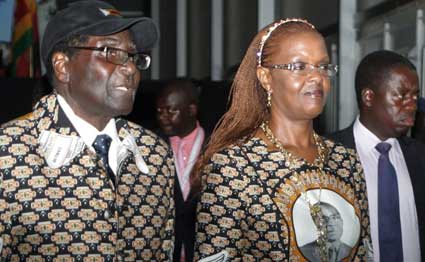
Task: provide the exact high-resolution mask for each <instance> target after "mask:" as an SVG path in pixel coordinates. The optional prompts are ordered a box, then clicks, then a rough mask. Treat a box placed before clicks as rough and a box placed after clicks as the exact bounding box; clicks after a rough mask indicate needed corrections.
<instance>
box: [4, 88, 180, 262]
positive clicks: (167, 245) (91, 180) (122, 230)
mask: <svg viewBox="0 0 425 262" xmlns="http://www.w3.org/2000/svg"><path fill="white" fill-rule="evenodd" d="M116 126H117V132H118V135H119V137H120V139H121V140H122V141H123V144H124V142H125V141H126V142H128V145H129V146H128V148H127V146H126V149H127V151H125V150H124V155H123V158H122V161H120V164H119V168H118V172H117V176H116V177H117V182H116V183H117V184H116V185H114V184H113V183H112V181H111V179H110V178H109V177H108V175H107V172H106V169H105V166H104V165H103V163H102V161H101V160H100V158H99V156H97V155H96V153H95V152H94V151H92V150H91V149H90V148H89V147H87V146H86V145H85V144H84V142H82V139H81V138H80V137H79V135H78V133H77V131H76V130H75V128H74V127H73V126H72V124H71V123H70V121H69V119H68V118H67V117H66V115H65V113H64V112H63V110H62V109H61V108H60V106H59V104H58V102H57V98H56V96H55V95H49V96H46V97H44V98H42V99H41V100H40V102H39V103H38V104H37V105H36V107H35V109H34V111H33V112H32V113H30V114H28V115H26V116H25V117H23V118H20V119H18V120H13V121H11V122H9V123H7V124H5V125H4V126H3V127H2V128H0V178H1V180H0V181H2V183H0V217H1V219H0V236H1V241H2V244H3V245H2V247H0V252H1V257H2V258H5V259H6V260H7V261H10V260H12V261H26V260H27V261H29V260H31V261H35V260H39V261H54V260H62V261H65V260H69V261H71V260H72V259H74V260H75V261H86V260H90V261H111V262H112V261H115V259H118V261H119V260H120V258H123V259H125V261H135V260H138V261H167V260H171V256H172V251H173V235H174V230H173V224H174V201H173V197H172V196H173V189H174V166H173V159H172V156H171V151H170V150H169V148H168V146H167V144H166V143H165V142H164V141H163V140H162V139H159V138H158V137H157V136H156V135H155V134H153V133H152V132H150V131H148V130H146V129H144V128H142V127H140V126H138V125H136V124H133V123H131V122H128V121H126V120H123V119H117V120H116ZM70 140H72V141H74V142H75V143H74V144H73V145H71V144H66V143H65V142H66V141H70ZM75 145H80V147H79V146H75ZM57 147H59V149H60V150H57V149H58V148H57ZM70 148H71V149H72V150H70ZM63 151H65V152H66V156H67V157H68V160H67V161H63V162H58V161H57V159H59V158H60V157H61V156H64V154H62V153H63ZM52 152H55V153H54V154H53V155H52Z"/></svg>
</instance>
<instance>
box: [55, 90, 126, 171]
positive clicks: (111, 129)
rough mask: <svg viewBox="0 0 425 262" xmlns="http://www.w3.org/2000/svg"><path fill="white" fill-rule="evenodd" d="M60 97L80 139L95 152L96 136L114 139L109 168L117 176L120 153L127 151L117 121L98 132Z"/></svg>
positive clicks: (60, 103) (63, 107)
mask: <svg viewBox="0 0 425 262" xmlns="http://www.w3.org/2000/svg"><path fill="white" fill-rule="evenodd" d="M57 96H58V103H59V105H60V107H61V108H62V109H63V111H64V112H65V115H66V116H67V117H68V119H69V121H71V124H72V125H73V126H74V127H75V129H76V130H77V132H78V134H79V135H80V137H81V138H82V139H83V141H84V143H85V144H86V145H87V146H88V147H89V148H90V149H91V150H93V151H95V150H94V148H93V146H92V144H93V142H94V140H95V139H96V136H98V135H100V134H107V135H108V136H110V137H111V138H112V142H111V146H110V148H109V153H108V161H109V166H110V167H111V169H112V171H113V172H114V174H117V170H118V153H119V152H120V151H121V150H125V149H124V147H123V146H122V143H121V140H120V139H119V136H118V133H117V127H116V125H115V119H113V118H112V119H111V120H109V122H108V124H107V125H106V126H105V128H104V129H103V130H101V131H99V130H97V128H96V127H94V126H93V125H91V124H90V123H88V122H87V121H85V120H84V119H82V118H81V117H79V116H77V115H76V114H75V113H74V111H73V110H72V108H71V107H70V106H69V104H68V103H67V102H66V101H65V99H64V98H63V97H62V96H60V95H57Z"/></svg>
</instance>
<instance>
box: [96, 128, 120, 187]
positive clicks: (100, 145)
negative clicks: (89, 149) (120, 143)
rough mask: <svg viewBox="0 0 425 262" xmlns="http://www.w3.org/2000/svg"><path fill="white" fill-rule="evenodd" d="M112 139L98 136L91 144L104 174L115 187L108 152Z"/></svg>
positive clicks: (106, 136)
mask: <svg viewBox="0 0 425 262" xmlns="http://www.w3.org/2000/svg"><path fill="white" fill-rule="evenodd" d="M111 141H112V139H111V138H110V137H109V136H108V135H98V136H97V137H96V139H95V140H94V142H93V148H94V150H96V153H97V154H98V155H99V157H100V159H101V160H102V162H103V165H104V166H105V169H106V173H107V174H108V176H109V177H110V178H111V180H112V182H114V185H115V174H114V172H112V169H111V167H110V166H109V160H108V152H109V147H110V146H111Z"/></svg>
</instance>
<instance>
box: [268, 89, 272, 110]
mask: <svg viewBox="0 0 425 262" xmlns="http://www.w3.org/2000/svg"><path fill="white" fill-rule="evenodd" d="M267 107H268V108H270V107H272V91H270V90H267Z"/></svg>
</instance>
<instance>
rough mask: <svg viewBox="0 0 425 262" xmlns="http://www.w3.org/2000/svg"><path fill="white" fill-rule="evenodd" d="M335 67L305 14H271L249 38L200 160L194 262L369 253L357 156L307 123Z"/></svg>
mask: <svg viewBox="0 0 425 262" xmlns="http://www.w3.org/2000/svg"><path fill="white" fill-rule="evenodd" d="M336 70H337V68H336V66H334V65H332V64H329V56H328V53H327V51H326V46H325V42H324V39H323V37H322V36H321V35H320V34H319V33H318V32H317V31H316V30H315V28H314V26H313V25H311V24H310V23H308V22H307V21H305V20H300V19H288V20H281V21H278V22H276V23H273V24H271V25H269V26H268V27H266V28H265V29H263V30H262V31H261V32H260V33H259V34H258V35H257V36H256V37H255V38H254V40H253V41H252V43H251V45H250V47H249V49H248V51H247V53H246V55H245V58H244V60H243V61H242V64H241V66H240V68H239V70H238V72H237V74H236V77H235V80H234V82H233V86H232V100H231V107H230V109H229V111H228V112H227V113H226V114H225V115H224V116H223V118H222V120H221V122H220V124H219V125H218V126H217V128H216V130H215V131H214V133H213V135H212V137H211V140H210V142H209V145H208V147H207V149H206V151H205V154H204V157H203V158H202V159H201V160H200V163H199V169H200V170H201V171H202V172H201V174H202V195H201V200H200V203H199V206H198V217H197V219H198V224H197V243H196V245H195V261H197V260H198V259H203V260H202V261H319V262H321V261H332V262H334V261H364V260H366V259H367V257H370V256H371V246H370V235H369V217H368V212H367V198H366V188H365V181H364V178H363V174H362V169H361V166H360V162H359V160H358V158H357V157H356V155H355V154H354V153H353V152H350V151H348V150H347V149H345V148H344V147H343V146H341V145H336V144H334V143H333V142H332V141H330V140H325V139H324V138H321V137H320V136H318V135H317V134H316V133H315V132H314V130H313V119H314V118H315V117H317V116H318V115H319V114H320V113H321V112H322V110H323V106H324V105H325V100H326V97H327V95H328V93H329V89H330V78H331V77H333V76H334V75H335V74H336Z"/></svg>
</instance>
